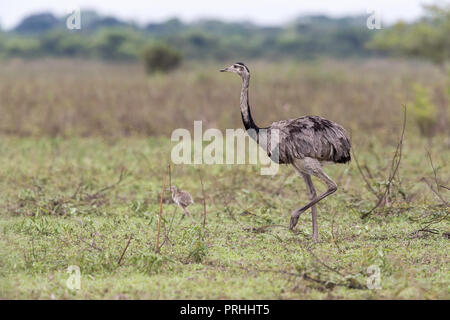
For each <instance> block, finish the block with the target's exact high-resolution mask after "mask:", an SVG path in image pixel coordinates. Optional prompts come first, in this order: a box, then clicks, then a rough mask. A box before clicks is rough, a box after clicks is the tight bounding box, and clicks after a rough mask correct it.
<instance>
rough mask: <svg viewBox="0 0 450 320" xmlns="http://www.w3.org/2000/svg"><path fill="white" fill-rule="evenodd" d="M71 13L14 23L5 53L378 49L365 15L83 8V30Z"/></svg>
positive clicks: (0, 39) (189, 54)
mask: <svg viewBox="0 0 450 320" xmlns="http://www.w3.org/2000/svg"><path fill="white" fill-rule="evenodd" d="M66 18H67V17H56V16H54V15H53V14H51V13H39V14H34V15H31V16H28V17H26V18H24V19H23V20H22V21H21V22H20V23H19V24H18V25H17V26H16V27H15V28H14V29H12V30H9V31H8V32H6V31H3V32H2V33H0V56H3V57H25V58H35V57H48V56H50V57H81V58H97V59H105V60H135V59H137V58H138V57H139V56H140V55H141V53H142V51H143V50H144V48H146V47H148V46H149V45H152V44H155V43H164V44H167V45H169V46H172V47H174V48H176V49H177V50H179V51H180V52H181V53H182V55H183V57H184V58H186V59H216V60H217V59H228V58H232V59H234V58H237V57H240V58H242V59H245V58H256V59H258V58H285V57H295V58H302V59H307V58H311V57H315V56H317V55H323V54H324V53H326V55H328V56H331V57H337V58H341V57H367V56H373V55H374V54H375V53H374V52H373V51H370V50H368V49H366V47H365V44H366V43H367V41H369V40H370V39H371V38H372V36H373V35H374V33H375V32H374V31H373V30H369V29H368V28H367V27H366V20H367V16H364V15H361V16H352V17H344V18H330V17H327V16H304V17H300V18H298V19H296V20H295V21H292V22H289V23H287V24H285V25H283V26H276V27H272V26H271V27H264V26H259V25H255V24H252V23H248V22H241V23H236V22H222V21H218V20H198V21H195V22H192V23H185V22H182V21H180V20H178V19H170V20H167V21H165V22H161V23H149V24H147V25H143V26H141V25H137V24H135V23H133V22H126V21H122V20H119V19H117V18H114V17H108V16H101V15H99V14H97V13H96V12H94V11H83V10H82V11H81V29H80V30H69V29H68V28H67V27H66Z"/></svg>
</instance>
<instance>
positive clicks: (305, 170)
mask: <svg viewBox="0 0 450 320" xmlns="http://www.w3.org/2000/svg"><path fill="white" fill-rule="evenodd" d="M294 168H295V169H296V170H297V171H300V172H301V173H302V174H306V175H308V176H309V179H311V175H313V176H315V177H317V178H318V179H320V180H321V181H322V182H324V183H325V184H326V185H327V186H328V189H327V190H326V191H325V192H324V193H322V194H321V195H319V196H317V195H315V196H314V197H312V199H311V200H310V202H309V203H308V204H307V205H305V206H303V207H301V208H300V209H297V210H295V211H294V212H292V214H291V224H290V228H291V229H293V228H294V227H295V226H296V225H297V222H298V218H299V216H300V215H301V214H302V213H303V212H305V211H306V210H308V209H309V208H311V207H312V206H314V205H315V204H316V203H317V202H319V201H320V200H322V199H324V198H326V197H327V196H329V195H330V194H332V193H334V192H335V191H336V190H337V185H336V183H335V182H334V181H333V180H331V178H330V177H329V176H327V174H326V173H325V172H323V170H322V167H321V165H320V163H319V161H317V160H316V159H313V158H304V159H301V160H299V161H298V162H297V163H294ZM305 181H306V179H305ZM306 184H307V185H308V188H310V187H309V183H308V182H306ZM311 185H312V181H311ZM313 188H314V186H313ZM310 194H311V191H310ZM314 211H315V209H314ZM314 216H316V217H315V218H316V222H314V220H315V219H314ZM314 226H315V228H316V230H314ZM317 236H318V234H317V213H313V238H314V240H317Z"/></svg>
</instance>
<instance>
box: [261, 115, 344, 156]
mask: <svg viewBox="0 0 450 320" xmlns="http://www.w3.org/2000/svg"><path fill="white" fill-rule="evenodd" d="M267 129H268V130H267V132H268V138H267V142H268V143H267V149H266V150H267V151H268V153H269V156H272V154H271V150H272V149H273V148H272V146H271V145H270V142H271V133H272V130H273V129H276V130H278V132H279V133H278V134H279V145H278V147H279V155H278V157H279V160H278V161H277V162H278V163H280V164H292V163H294V161H295V159H303V158H306V157H311V158H314V159H317V160H319V161H320V162H328V161H329V162H335V163H346V162H348V161H350V140H349V138H348V136H347V133H346V131H345V129H344V128H343V127H342V126H340V125H339V124H337V123H335V122H333V121H330V120H327V119H324V118H321V117H318V116H304V117H300V118H297V119H291V120H282V121H278V122H274V123H272V125H270V127H268V128H267ZM273 160H274V161H276V159H273Z"/></svg>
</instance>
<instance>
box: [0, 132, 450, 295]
mask: <svg viewBox="0 0 450 320" xmlns="http://www.w3.org/2000/svg"><path fill="white" fill-rule="evenodd" d="M376 139H378V138H376ZM437 139H439V137H438V138H437ZM372 140H373V141H372ZM377 141H378V140H375V138H374V139H369V138H367V139H366V140H365V141H364V143H362V141H360V142H357V143H356V144H355V146H356V147H357V151H358V156H359V157H358V158H359V161H360V162H361V163H363V164H367V165H368V167H370V168H371V170H372V174H373V175H374V176H375V177H374V181H376V183H374V187H375V188H377V187H380V186H383V183H385V181H384V179H385V177H386V176H387V173H388V171H389V165H390V158H391V157H392V154H393V152H394V150H395V145H394V144H389V143H383V144H381V143H380V142H377ZM434 145H435V147H434V146H433V145H431V146H430V145H428V146H427V147H428V148H431V153H432V155H433V161H434V162H435V166H436V167H437V168H438V175H439V177H441V179H444V182H445V178H446V177H448V167H446V166H445V164H446V159H448V158H449V155H450V154H449V151H448V148H447V149H444V150H442V149H439V146H440V143H435V144H434ZM171 146H172V144H171V142H170V141H168V140H166V139H163V138H161V139H156V138H151V139H142V138H118V139H100V138H71V139H50V138H39V139H33V138H14V137H2V138H1V140H0V152H1V154H2V156H1V157H0V168H1V171H0V190H1V192H0V298H4V299H51V298H55V299H108V298H111V299H122V298H128V299H133V298H137V299H305V298H306V299H353V298H355V299H384V298H396V299H397V298H398V299H412V298H418V299H449V298H450V295H449V283H450V281H449V280H450V275H449V274H450V273H449V272H448V266H449V256H448V243H449V242H448V241H449V240H448V239H447V238H446V237H444V236H443V233H444V232H448V231H449V224H448V218H447V219H444V220H442V221H441V222H439V223H436V224H434V225H432V226H431V227H430V228H432V229H436V230H437V232H438V233H436V234H433V233H427V232H421V233H419V234H417V236H411V233H412V232H414V231H415V230H418V229H420V228H421V227H422V226H423V225H424V223H425V222H426V221H428V220H430V219H434V218H439V217H442V216H444V215H445V214H447V213H448V208H445V207H444V206H443V205H442V204H441V202H440V200H439V199H438V198H437V197H436V196H435V195H434V194H433V193H432V192H431V191H430V190H429V189H428V187H427V186H426V185H425V184H424V183H423V182H421V181H420V179H421V178H422V177H424V176H426V177H432V176H433V174H432V170H431V167H430V165H429V163H428V162H427V158H426V153H425V151H424V150H425V146H426V145H425V142H424V141H421V140H417V141H415V140H414V139H411V140H409V139H407V140H406V142H405V148H404V158H403V160H402V163H401V166H400V177H401V184H397V185H396V187H395V188H394V190H393V193H392V194H391V198H390V202H389V204H388V205H387V206H386V207H385V208H382V209H379V210H376V211H375V212H374V213H373V214H372V215H371V216H370V217H369V218H367V219H364V220H363V219H361V215H362V214H363V213H364V212H367V210H369V209H370V208H371V207H372V206H373V205H374V204H375V202H376V199H375V197H374V196H373V195H371V194H370V193H369V192H368V191H367V190H366V188H365V185H364V182H363V180H362V179H361V177H360V175H359V173H358V171H357V168H356V166H355V163H354V162H352V163H351V164H350V165H340V166H330V167H326V171H327V172H328V173H329V174H330V176H332V177H333V178H334V179H335V180H336V181H337V182H338V185H339V189H338V192H337V193H336V194H334V195H332V196H330V197H329V198H327V199H326V200H325V201H323V202H321V203H320V204H319V206H318V211H319V235H320V242H319V243H317V244H315V243H313V242H312V241H311V216H310V214H309V212H307V213H305V214H304V215H302V216H301V218H300V220H299V224H298V226H297V228H296V230H295V233H294V232H291V231H289V230H288V229H287V226H288V223H289V218H290V212H291V211H292V210H294V209H295V208H298V207H299V206H300V205H301V204H303V203H305V202H306V201H307V200H308V196H307V192H306V188H305V186H304V183H303V181H302V179H301V178H299V177H296V176H295V174H294V171H293V170H292V168H289V167H282V168H281V170H280V172H279V173H278V174H277V175H276V176H274V177H269V176H261V175H260V174H259V166H257V165H253V166H251V165H239V166H219V165H214V166H207V165H202V166H181V165H179V166H172V183H173V184H177V185H178V186H179V187H181V188H182V189H185V190H188V191H190V192H191V194H192V195H193V197H194V200H195V204H194V205H193V206H192V207H191V210H190V211H191V212H192V214H193V216H194V219H195V221H196V222H195V223H192V221H190V220H189V219H184V220H181V221H180V217H181V212H180V210H179V209H178V210H176V209H175V206H174V205H173V204H172V203H171V201H170V198H169V196H168V195H167V194H166V197H165V200H164V203H163V224H162V225H163V226H162V229H161V241H162V242H163V241H164V239H165V235H166V234H168V239H169V240H166V241H165V242H164V245H163V246H162V248H161V252H160V253H159V254H156V253H155V239H156V230H157V218H158V211H159V195H160V192H161V188H162V183H163V182H162V181H163V175H164V171H165V169H166V166H167V163H168V161H169V155H170V149H171ZM376 154H377V155H378V156H376ZM198 170H200V172H201V174H202V176H203V180H204V183H205V192H206V209H207V220H206V226H205V228H203V227H202V225H201V221H202V219H203V218H202V214H203V206H202V191H201V185H200V180H199V175H198V174H199V172H198ZM121 172H123V176H122V180H121V181H120V183H117V182H118V180H119V176H120V173H121ZM314 181H315V180H314ZM315 182H316V181H315ZM316 185H317V187H318V189H319V191H323V186H321V185H320V184H319V183H316ZM108 186H110V188H106V190H104V191H101V190H102V189H104V188H105V187H108ZM444 192H445V191H444V190H442V193H443V194H444ZM172 220H173V222H172ZM265 226H269V227H266V228H265ZM169 230H170V232H169ZM130 237H132V240H131V241H130V244H129V247H128V248H127V250H126V252H125V254H124V255H123V257H122V260H121V264H120V265H119V264H118V261H119V260H120V257H121V255H122V253H123V251H124V248H125V246H126V245H127V242H128V241H129V239H130ZM69 265H77V266H79V267H80V269H81V289H80V290H78V291H76V290H70V289H68V288H67V286H66V281H67V279H68V277H69V274H68V273H67V272H66V270H67V267H68V266H69ZM371 265H376V266H378V267H379V268H380V271H381V289H379V290H369V289H367V288H366V281H367V276H368V274H367V268H368V267H369V266H371Z"/></svg>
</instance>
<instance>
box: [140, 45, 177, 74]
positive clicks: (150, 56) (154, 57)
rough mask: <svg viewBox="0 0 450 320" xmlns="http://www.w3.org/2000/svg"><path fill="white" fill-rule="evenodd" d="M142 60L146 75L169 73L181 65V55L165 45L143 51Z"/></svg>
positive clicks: (154, 46) (150, 47)
mask: <svg viewBox="0 0 450 320" xmlns="http://www.w3.org/2000/svg"><path fill="white" fill-rule="evenodd" d="M142 58H143V60H144V64H145V69H146V71H147V73H154V72H169V71H172V70H174V69H176V68H177V67H178V66H179V65H180V64H181V60H182V55H181V53H180V52H179V51H177V50H175V49H173V48H171V47H169V46H167V45H165V44H159V45H153V46H149V47H147V48H146V49H144V51H143V54H142Z"/></svg>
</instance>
